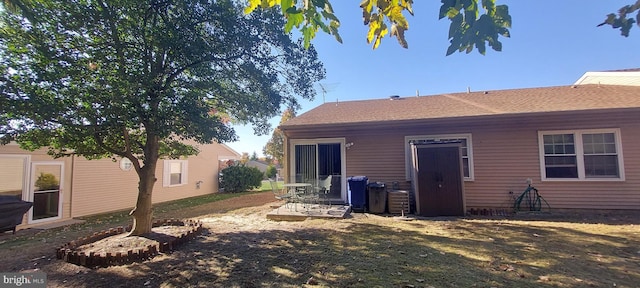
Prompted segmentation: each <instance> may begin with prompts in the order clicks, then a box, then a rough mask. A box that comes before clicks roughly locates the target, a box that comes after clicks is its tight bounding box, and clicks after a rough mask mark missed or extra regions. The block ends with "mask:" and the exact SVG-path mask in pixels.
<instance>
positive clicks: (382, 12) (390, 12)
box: [360, 0, 413, 49]
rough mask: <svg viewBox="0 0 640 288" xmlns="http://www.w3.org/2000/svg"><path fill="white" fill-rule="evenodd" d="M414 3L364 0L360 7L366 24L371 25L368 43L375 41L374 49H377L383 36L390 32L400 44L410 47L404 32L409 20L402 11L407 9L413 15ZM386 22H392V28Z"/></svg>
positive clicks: (401, 0)
mask: <svg viewBox="0 0 640 288" xmlns="http://www.w3.org/2000/svg"><path fill="white" fill-rule="evenodd" d="M412 4H413V1H412V0H400V1H398V0H363V1H362V2H361V3H360V8H362V19H363V21H364V25H369V32H368V33H367V43H369V44H371V43H373V49H376V48H378V46H379V45H380V41H382V38H384V36H385V35H387V34H389V33H390V34H389V35H390V36H395V37H396V38H397V39H398V43H399V44H400V46H402V47H403V48H409V44H408V43H407V40H406V39H405V37H404V32H405V31H406V30H408V29H409V21H407V19H406V18H405V17H404V15H403V14H402V13H403V12H404V11H407V12H409V14H411V15H412V16H413V8H412ZM386 22H389V23H390V24H391V29H389V27H388V25H387V24H386ZM389 30H391V31H390V32H389Z"/></svg>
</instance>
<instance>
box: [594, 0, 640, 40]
mask: <svg viewBox="0 0 640 288" xmlns="http://www.w3.org/2000/svg"><path fill="white" fill-rule="evenodd" d="M633 13H635V14H636V15H635V18H633ZM634 23H635V24H637V25H638V26H639V27H640V0H637V1H636V3H633V4H629V5H625V6H623V7H622V8H620V9H619V10H618V13H617V14H614V13H610V14H608V15H607V18H606V19H605V20H604V22H602V23H600V24H599V25H598V27H600V26H602V25H610V26H611V28H613V29H620V34H621V35H622V36H624V37H629V31H631V27H633V24H634Z"/></svg>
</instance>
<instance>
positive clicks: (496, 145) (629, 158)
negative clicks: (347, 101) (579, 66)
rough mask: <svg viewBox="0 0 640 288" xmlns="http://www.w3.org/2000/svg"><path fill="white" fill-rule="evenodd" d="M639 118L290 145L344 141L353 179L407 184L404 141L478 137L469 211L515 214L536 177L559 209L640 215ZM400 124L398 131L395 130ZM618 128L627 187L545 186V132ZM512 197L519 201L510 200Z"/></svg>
mask: <svg viewBox="0 0 640 288" xmlns="http://www.w3.org/2000/svg"><path fill="white" fill-rule="evenodd" d="M637 115H638V114H637V113H636V112H635V111H620V112H610V111H609V112H575V113H574V112H566V113H543V114H537V115H536V114H532V115H518V116H504V117H476V118H458V119H456V118H452V119H438V120H433V121H429V120H424V121H413V122H406V123H399V122H389V123H386V124H384V125H378V126H364V125H361V126H356V125H351V126H347V125H343V126H341V125H337V126H336V127H335V128H333V129H331V128H330V127H326V126H325V127H322V128H319V129H317V130H315V129H314V128H313V127H306V128H300V130H298V129H296V128H289V129H288V130H285V133H286V134H287V137H288V139H300V138H306V139H311V138H325V137H326V138H333V137H344V138H345V139H346V142H347V143H349V142H353V143H354V145H353V146H352V147H351V148H350V149H348V150H347V152H346V161H347V163H346V167H347V171H346V174H347V176H354V175H365V176H368V177H369V179H370V180H371V181H383V182H386V183H391V182H393V181H398V182H399V183H400V186H401V189H410V183H409V182H407V181H405V160H404V159H405V151H404V137H405V136H416V135H442V134H471V135H472V143H471V145H472V148H473V161H474V173H475V175H474V176H475V177H474V181H465V184H464V185H465V202H466V206H467V208H498V207H502V208H508V207H512V205H513V198H514V197H516V196H518V195H519V194H520V193H521V192H522V191H523V190H524V189H525V188H526V186H527V184H526V179H527V178H531V179H532V180H533V185H534V186H535V187H537V188H538V189H539V191H540V193H541V195H542V196H543V197H544V198H545V199H546V200H547V201H548V202H549V204H550V205H551V207H552V208H558V209H561V208H562V209H640V124H638V123H639V122H640V121H638V120H640V118H639V117H638V116H637ZM396 123H398V124H396ZM598 128H619V129H620V133H621V139H622V150H623V151H622V153H623V156H624V172H625V180H624V181H542V179H541V178H542V177H541V172H540V156H539V147H538V131H548V130H574V129H598ZM509 191H513V192H514V193H513V194H509Z"/></svg>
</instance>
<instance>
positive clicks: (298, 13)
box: [244, 0, 342, 48]
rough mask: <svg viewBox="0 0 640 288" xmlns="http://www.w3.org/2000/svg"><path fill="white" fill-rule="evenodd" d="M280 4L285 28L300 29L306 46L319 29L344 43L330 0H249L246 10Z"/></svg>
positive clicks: (246, 11) (250, 10)
mask: <svg viewBox="0 0 640 288" xmlns="http://www.w3.org/2000/svg"><path fill="white" fill-rule="evenodd" d="M276 5H277V6H280V11H281V13H282V15H283V16H284V17H285V18H286V20H287V21H286V23H285V25H284V30H285V32H286V33H289V32H291V30H292V29H293V27H295V28H297V29H299V30H300V32H301V33H302V35H303V41H304V46H305V47H306V48H308V47H309V46H310V45H311V40H312V39H313V38H315V36H316V33H317V32H318V30H322V31H323V32H324V33H327V34H329V35H332V36H333V37H334V38H335V39H336V41H338V42H340V43H342V37H340V33H338V28H339V27H340V21H339V20H338V17H336V15H335V14H334V12H333V7H332V6H331V3H330V2H329V1H328V0H301V1H300V3H298V1H296V0H248V5H247V7H246V8H245V10H244V12H245V13H247V14H249V13H252V12H253V11H254V10H255V9H256V8H258V7H260V8H263V9H269V8H273V7H274V6H276Z"/></svg>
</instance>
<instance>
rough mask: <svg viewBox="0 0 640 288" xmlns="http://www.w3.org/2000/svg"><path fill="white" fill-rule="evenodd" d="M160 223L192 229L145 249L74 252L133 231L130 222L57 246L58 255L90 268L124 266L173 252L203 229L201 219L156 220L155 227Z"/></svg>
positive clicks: (72, 262)
mask: <svg viewBox="0 0 640 288" xmlns="http://www.w3.org/2000/svg"><path fill="white" fill-rule="evenodd" d="M160 226H189V227H191V229H189V231H187V232H186V233H182V234H181V235H180V236H178V237H176V238H175V239H173V240H171V241H169V242H163V243H158V244H156V245H149V246H147V247H145V248H143V249H132V250H129V251H128V252H127V253H121V252H118V253H109V252H107V253H95V252H91V253H89V254H88V255H87V254H86V253H84V252H78V251H75V249H76V248H77V247H80V246H82V245H85V244H89V243H93V242H96V241H99V240H102V239H104V238H107V237H111V236H115V235H118V234H122V233H125V232H128V231H131V225H129V226H127V227H122V226H121V227H118V228H111V229H109V230H104V231H101V232H96V233H93V235H91V236H89V237H83V238H78V239H76V240H74V241H71V242H69V243H67V244H64V245H63V246H61V247H60V248H58V249H56V257H57V258H58V259H62V260H64V261H66V262H69V263H71V264H76V265H80V266H85V267H89V268H94V267H108V266H115V265H124V264H129V263H133V262H142V261H145V260H148V259H151V258H153V257H155V256H156V255H158V254H159V253H166V252H169V251H173V250H174V249H175V248H176V247H178V246H180V245H181V244H184V243H185V242H187V241H189V240H191V239H193V238H195V237H196V236H198V235H200V233H202V231H203V230H204V229H203V228H202V222H200V221H193V220H186V221H183V220H178V219H165V220H156V221H154V222H153V226H152V227H160Z"/></svg>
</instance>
